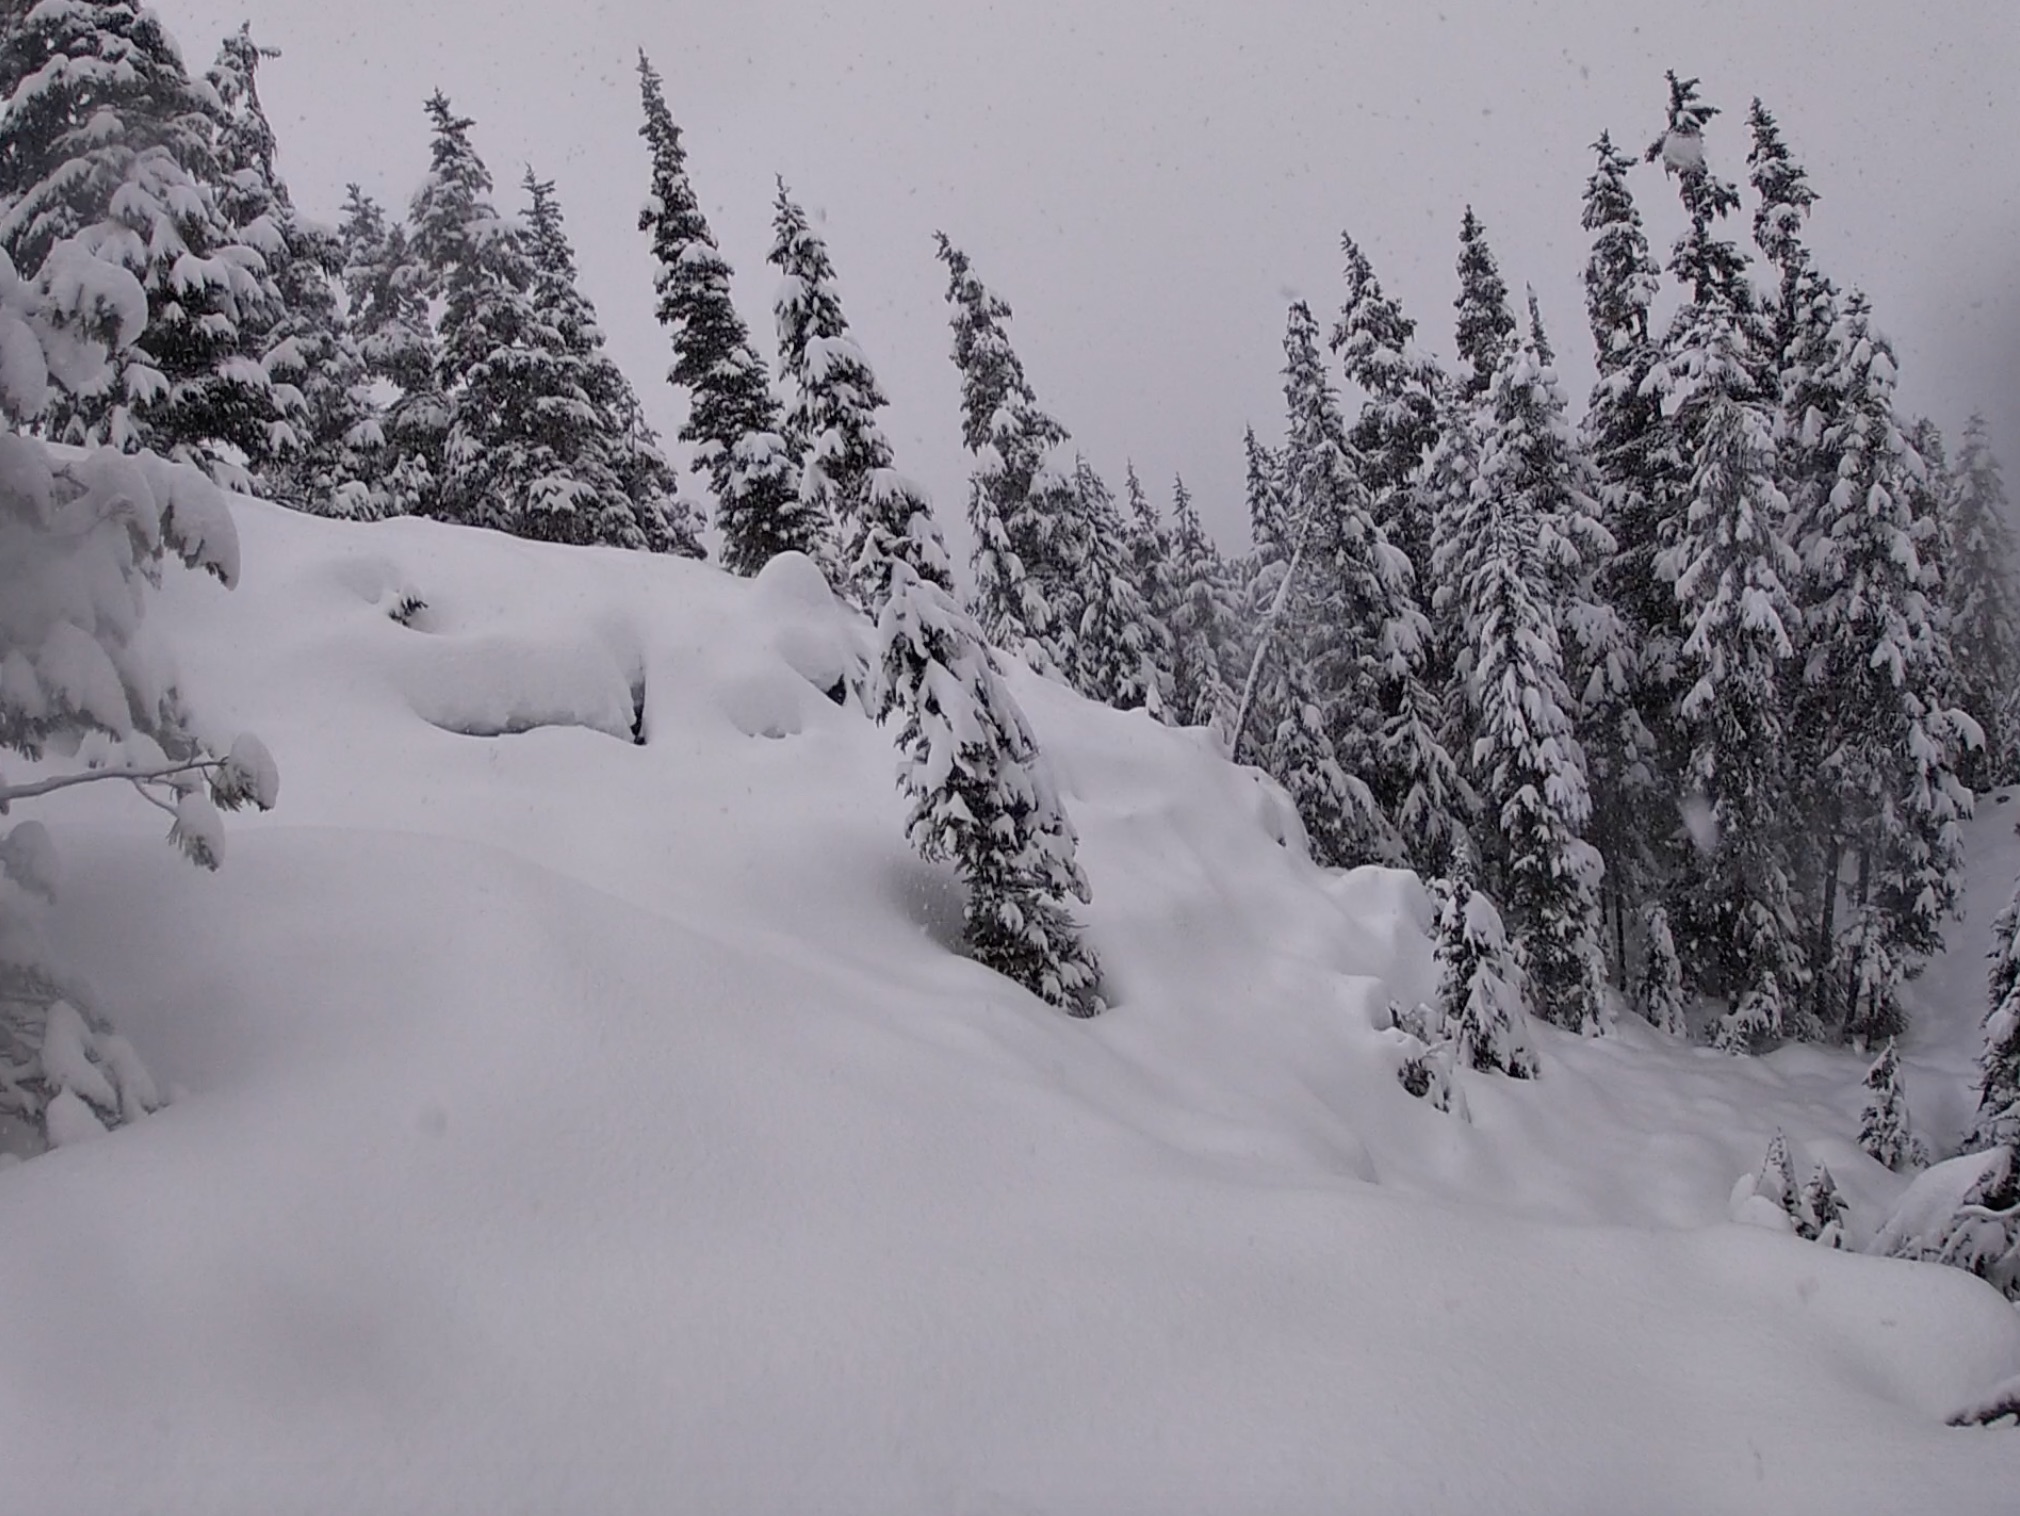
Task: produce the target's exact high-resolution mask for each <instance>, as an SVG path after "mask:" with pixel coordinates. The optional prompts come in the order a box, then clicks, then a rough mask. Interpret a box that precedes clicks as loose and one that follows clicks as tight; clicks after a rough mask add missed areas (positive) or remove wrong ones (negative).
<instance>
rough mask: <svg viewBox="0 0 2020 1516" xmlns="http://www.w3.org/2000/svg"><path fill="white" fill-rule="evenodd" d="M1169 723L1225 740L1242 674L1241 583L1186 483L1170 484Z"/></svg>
mask: <svg viewBox="0 0 2020 1516" xmlns="http://www.w3.org/2000/svg"><path fill="white" fill-rule="evenodd" d="M1171 517H1172V527H1171V543H1172V555H1173V562H1172V570H1171V581H1172V585H1173V588H1174V592H1175V597H1176V598H1175V600H1174V602H1173V605H1172V609H1171V616H1170V626H1171V635H1172V710H1173V719H1174V720H1175V721H1177V722H1178V723H1179V724H1180V725H1184V726H1211V727H1212V728H1214V730H1215V731H1216V732H1218V733H1220V734H1221V737H1222V740H1223V741H1224V742H1230V743H1231V740H1232V735H1233V731H1234V713H1235V706H1236V703H1237V701H1238V700H1239V698H1240V695H1239V688H1240V683H1241V678H1242V673H1243V671H1244V665H1243V662H1242V657H1241V651H1242V645H1243V641H1244V636H1243V632H1244V627H1243V620H1242V602H1241V586H1240V583H1239V581H1238V580H1237V578H1236V576H1235V574H1234V572H1233V570H1232V569H1231V568H1230V567H1229V566H1228V564H1227V561H1226V560H1225V559H1224V558H1223V557H1222V556H1221V554H1220V550H1219V549H1218V548H1216V547H1215V546H1214V544H1213V542H1212V540H1211V539H1209V538H1208V537H1207V535H1206V530H1205V528H1204V527H1202V526H1201V525H1200V520H1199V511H1198V510H1197V509H1196V508H1195V507H1194V505H1193V503H1192V493H1191V491H1189V490H1188V489H1186V487H1185V481H1184V480H1183V479H1175V480H1174V481H1173V482H1172V501H1171Z"/></svg>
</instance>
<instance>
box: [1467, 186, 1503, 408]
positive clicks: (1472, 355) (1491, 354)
mask: <svg viewBox="0 0 2020 1516" xmlns="http://www.w3.org/2000/svg"><path fill="white" fill-rule="evenodd" d="M1452 304H1453V308H1454V309H1456V310H1457V311H1458V313H1459V320H1458V342H1459V363H1460V372H1461V375H1462V377H1461V379H1460V386H1461V388H1462V389H1463V390H1464V392H1465V394H1466V395H1467V396H1468V397H1469V398H1471V399H1478V398H1479V397H1480V396H1482V395H1484V394H1486V393H1487V387H1488V386H1489V385H1490V384H1492V383H1493V382H1494V371H1495V370H1496V369H1498V368H1500V366H1501V360H1502V359H1503V358H1504V357H1505V356H1506V355H1507V350H1508V347H1509V345H1510V344H1511V343H1513V342H1514V340H1515V313H1514V312H1513V311H1512V310H1510V309H1509V307H1508V286H1507V285H1506V284H1505V283H1503V282H1502V279H1501V268H1500V265H1499V264H1497V263H1496V262H1495V261H1494V250H1493V249H1492V248H1490V247H1488V246H1487V231H1486V228H1485V227H1483V226H1482V225H1481V224H1480V218H1479V217H1478V216H1476V215H1474V214H1473V207H1472V206H1470V205H1469V206H1467V207H1466V214H1465V217H1464V219H1462V220H1461V221H1460V223H1459V298H1458V299H1457V300H1455V301H1453V302H1452Z"/></svg>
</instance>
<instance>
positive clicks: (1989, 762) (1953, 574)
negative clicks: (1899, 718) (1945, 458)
mask: <svg viewBox="0 0 2020 1516" xmlns="http://www.w3.org/2000/svg"><path fill="white" fill-rule="evenodd" d="M1943 498H1944V501H1945V503H1946V504H1947V506H1948V514H1949V520H1948V521H1947V523H1946V530H1945V533H1944V536H1945V539H1946V541H1947V543H1948V547H1949V574H1948V577H1947V578H1946V580H1945V582H1944V585H1943V592H1944V594H1943V598H1944V606H1945V609H1946V610H1947V611H1948V613H1949V635H1950V657H1951V666H1952V669H1953V671H1954V673H1955V677H1956V699H1957V703H1958V704H1959V705H1961V706H1963V708H1964V709H1965V710H1966V711H1968V712H1970V714H1971V715H1972V716H1973V717H1974V718H1975V719H1976V720H1977V722H1978V725H1979V726H1980V727H1981V728H1982V729H1983V730H1984V734H1985V742H1984V745H1983V746H1982V747H1980V748H1977V749H1974V750H1972V751H1969V752H1967V753H1966V754H1965V755H1964V756H1963V759H1962V761H1961V763H1960V765H1959V771H1960V775H1961V777H1963V778H1964V779H1965V780H1966V781H1967V782H1968V783H1970V785H1971V786H1972V787H1973V788H1974V789H1980V790H1984V789H1990V788H1992V787H1993V786H1995V785H2001V784H2012V783H2014V782H2015V781H2020V580H2016V578H2015V570H2016V565H2020V559H2016V558H2015V556H2014V550H2013V527H2012V518H2011V516H2010V515H2009V514H2008V506H2007V502H2006V487H2005V483H2004V481H2003V480H2002V479H2001V478H2000V476H1999V460H1998V459H1997V458H1995V457H1994V456H1993V454H1992V444H1991V442H1990V440H1989V439H1988V437H1987V436H1986V432H1985V418H1984V417H1982V416H1973V417H1972V418H1971V421H1970V424H1969V425H1968V426H1966V427H1965V428H1964V447H1963V451H1962V452H1961V453H1960V454H1959V455H1958V458H1957V463H1956V469H1955V472H1954V475H1953V478H1952V481H1951V486H1950V488H1949V489H1948V490H1946V491H1945V492H1944V496H1943Z"/></svg>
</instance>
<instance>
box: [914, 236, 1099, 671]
mask: <svg viewBox="0 0 2020 1516" xmlns="http://www.w3.org/2000/svg"><path fill="white" fill-rule="evenodd" d="M937 237H938V247H939V253H940V261H941V262H943V263H945V264H946V265H947V304H948V305H949V307H950V308H951V312H952V314H951V317H950V321H951V324H952V326H953V329H954V365H955V367H956V368H957V369H959V370H960V373H961V440H962V442H963V443H964V444H965V445H966V447H967V449H968V451H969V452H970V453H972V454H973V455H974V457H975V468H974V472H973V473H972V474H971V475H970V476H969V483H968V524H969V526H970V528H971V529H972V530H973V532H974V534H975V551H974V557H973V558H972V559H971V560H970V562H971V566H972V568H973V570H974V575H975V601H974V605H975V615H976V619H977V620H978V621H980V622H981V624H982V630H983V632H984V633H985V634H986V635H987V636H988V638H989V641H990V643H991V644H992V645H994V646H997V647H1001V648H1004V649H1006V650H1008V651H1010V652H1014V653H1017V654H1019V655H1021V656H1022V657H1024V658H1025V660H1026V661H1027V662H1029V663H1030V664H1031V665H1032V666H1033V667H1034V668H1037V669H1039V670H1040V671H1041V672H1058V673H1061V674H1062V675H1063V674H1064V673H1065V671H1066V670H1068V669H1069V668H1071V667H1072V666H1073V665H1074V663H1075V661H1076V658H1077V656H1078V655H1077V652H1076V649H1075V646H1074V644H1075V640H1076V637H1077V634H1078V628H1079V623H1080V616H1081V611H1082V609H1083V606H1082V602H1081V600H1080V588H1081V579H1082V575H1083V572H1084V569H1085V557H1086V550H1087V534H1086V532H1085V530H1084V524H1083V522H1082V520H1081V511H1082V508H1083V502H1082V500H1081V498H1080V492H1079V491H1078V489H1077V488H1076V487H1075V480H1074V471H1073V465H1072V463H1071V461H1070V460H1069V459H1068V458H1067V456H1066V454H1065V445H1066V442H1067V440H1068V434H1067V431H1066V428H1065V427H1063V426H1061V425H1060V424H1059V423H1058V422H1057V421H1056V420H1054V419H1053V418H1052V417H1051V416H1049V415H1048V414H1046V412H1045V411H1044V410H1043V409H1041V408H1040V406H1039V404H1038V397H1037V395H1036V394H1035V393H1034V392H1033V390H1032V388H1031V385H1030V382H1029V381H1028V380H1027V379H1026V378H1025V376H1024V365H1023V363H1022V361H1021V360H1019V358H1018V356H1017V352H1016V350H1015V349H1014V348H1013V347H1011V345H1010V335H1009V333H1008V332H1007V331H1006V330H1005V329H1004V323H1005V322H1007V321H1008V320H1009V319H1010V314H1011V313H1010V307H1009V305H1008V304H1007V303H1005V302H1004V301H1003V300H1002V299H1001V298H1000V297H999V296H998V295H996V294H995V293H994V292H993V291H991V290H990V289H989V287H988V286H987V285H985V284H983V283H982V281H981V280H980V279H978V278H976V277H975V274H974V271H973V268H972V267H971V266H970V264H969V261H968V255H967V254H966V253H964V252H962V251H961V250H960V249H959V248H957V247H955V246H954V244H953V243H952V242H950V241H948V240H947V237H946V235H945V234H944V233H940V234H937Z"/></svg>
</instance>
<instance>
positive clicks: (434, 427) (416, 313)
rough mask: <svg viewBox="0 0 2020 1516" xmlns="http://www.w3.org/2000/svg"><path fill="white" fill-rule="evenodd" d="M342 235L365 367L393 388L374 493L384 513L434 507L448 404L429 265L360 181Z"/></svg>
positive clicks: (355, 335)
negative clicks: (431, 307)
mask: <svg viewBox="0 0 2020 1516" xmlns="http://www.w3.org/2000/svg"><path fill="white" fill-rule="evenodd" d="M337 238H338V241H339V243H340V244H341V246H342V249H343V259H344V265H343V280H344V290H345V297H346V305H347V309H348V313H349V322H348V325H349V328H350V333H351V337H352V339H353V340H354V341H355V342H356V344H357V348H358V353H359V355H360V356H361V357H362V358H363V360H364V365H365V372H366V373H367V374H368V375H370V376H371V377H372V378H373V379H376V380H379V381H381V382H382V383H384V384H385V385H387V386H389V387H390V388H391V389H392V391H393V396H392V399H391V400H390V401H389V402H388V403H387V405H386V407H385V415H384V418H383V420H382V421H381V423H380V432H381V434H382V436H383V438H384V447H383V449H382V451H381V453H380V455H379V458H378V464H379V467H378V470H377V473H376V477H375V479H374V486H375V496H376V498H377V500H378V501H379V502H380V504H381V505H382V507H383V512H384V514H386V515H401V516H404V515H428V514H432V513H433V510H434V500H435V492H436V482H437V479H438V478H439V476H440V473H441V467H442V444H443V439H444V437H445V436H446V435H447V433H448V429H449V407H448V402H447V401H446V399H445V398H444V397H443V394H442V387H441V381H440V378H439V376H438V374H437V371H436V343H435V328H434V324H433V322H432V321H431V320H430V317H429V310H428V303H429V295H430V285H431V283H432V279H431V274H430V271H429V269H428V267H427V265H426V264H425V263H423V262H422V261H421V259H420V258H418V257H417V256H416V255H415V253H414V250H413V246H412V244H411V242H410V241H409V239H408V235H407V229H406V227H405V226H402V225H391V226H389V225H388V224H387V221H386V216H385V212H384V211H383V210H381V209H380V207H379V205H378V203H377V202H376V201H374V200H373V199H372V197H371V196H369V195H367V194H366V193H365V192H364V191H363V190H362V189H360V188H359V187H358V186H357V185H355V184H353V185H351V186H349V188H348V190H347V191H346V199H345V202H344V219H343V222H342V224H341V226H340V227H339V228H338V232H337Z"/></svg>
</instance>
